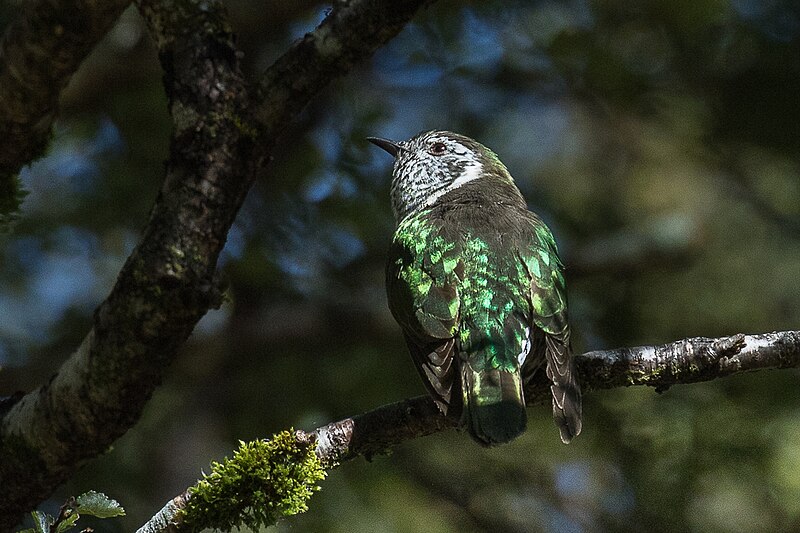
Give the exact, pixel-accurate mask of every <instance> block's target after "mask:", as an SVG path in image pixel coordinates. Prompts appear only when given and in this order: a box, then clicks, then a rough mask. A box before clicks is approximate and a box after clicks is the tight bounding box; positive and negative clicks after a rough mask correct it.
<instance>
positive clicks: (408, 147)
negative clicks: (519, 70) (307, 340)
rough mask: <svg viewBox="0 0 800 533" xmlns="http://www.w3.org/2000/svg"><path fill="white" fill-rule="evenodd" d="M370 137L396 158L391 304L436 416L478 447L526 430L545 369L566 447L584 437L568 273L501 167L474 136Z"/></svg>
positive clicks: (548, 235) (546, 233)
mask: <svg viewBox="0 0 800 533" xmlns="http://www.w3.org/2000/svg"><path fill="white" fill-rule="evenodd" d="M367 140H368V141H369V142H371V143H373V144H375V145H376V146H378V147H380V148H382V149H383V150H385V151H386V152H388V153H389V154H390V155H392V156H393V157H394V165H393V168H392V182H391V189H390V191H391V204H392V211H393V213H394V217H395V222H396V228H395V231H394V235H393V237H392V242H391V245H390V249H389V254H388V261H387V267H386V293H387V299H388V303H389V309H390V311H391V313H392V315H393V316H394V318H395V320H396V321H397V322H398V324H399V325H400V327H401V329H402V332H403V335H404V337H405V340H406V344H407V346H408V349H409V351H410V353H411V356H412V359H413V361H414V363H415V366H416V368H417V370H418V372H419V374H420V376H421V377H422V379H423V382H424V383H425V385H426V388H427V390H428V392H429V394H430V395H431V396H432V398H433V400H434V402H435V403H436V405H437V406H438V408H439V410H440V411H441V412H442V413H443V414H444V415H445V416H446V417H448V418H450V419H453V420H455V421H456V422H457V423H458V424H459V426H460V427H462V428H465V429H466V430H467V432H468V433H469V435H470V436H471V437H472V438H473V439H474V440H475V441H477V442H478V443H479V444H481V445H483V446H487V447H488V446H494V445H498V444H503V443H507V442H510V441H511V440H513V439H515V438H516V437H518V436H519V435H521V434H522V433H523V432H524V431H525V429H526V425H527V412H526V410H525V388H526V387H529V386H531V383H532V380H533V378H534V376H535V375H537V373H538V372H540V371H541V370H542V369H544V372H545V373H546V376H547V378H548V380H549V382H550V390H551V393H552V404H553V417H554V420H555V423H556V426H557V427H558V429H559V432H560V437H561V440H562V441H563V442H564V443H569V442H570V441H571V440H572V439H573V438H574V437H575V436H577V435H578V434H579V433H580V432H581V426H582V422H581V416H582V407H581V391H580V386H579V384H578V382H577V375H576V370H575V363H574V359H573V356H572V351H571V347H570V328H569V322H568V319H567V293H566V282H565V278H564V267H563V264H562V262H561V259H560V258H559V254H558V249H557V247H556V242H555V239H554V238H553V234H552V233H551V231H550V229H549V228H548V227H547V226H546V225H545V223H544V222H543V221H542V219H541V218H540V217H539V216H538V215H536V214H535V213H533V212H531V211H530V210H528V207H527V203H526V201H525V199H524V198H523V196H522V193H521V192H520V190H519V189H518V188H517V186H516V184H515V182H514V179H513V178H512V177H511V174H510V173H509V171H508V169H507V168H506V166H505V165H504V164H503V163H502V162H501V161H500V158H499V157H498V156H497V155H496V154H495V153H494V152H493V151H492V150H490V149H489V148H487V147H486V146H484V145H482V144H480V143H479V142H478V141H475V140H474V139H471V138H469V137H466V136H464V135H460V134H457V133H453V132H450V131H441V130H433V131H425V132H422V133H419V134H418V135H416V136H414V137H412V138H411V139H409V140H406V141H391V140H388V139H384V138H379V137H368V138H367Z"/></svg>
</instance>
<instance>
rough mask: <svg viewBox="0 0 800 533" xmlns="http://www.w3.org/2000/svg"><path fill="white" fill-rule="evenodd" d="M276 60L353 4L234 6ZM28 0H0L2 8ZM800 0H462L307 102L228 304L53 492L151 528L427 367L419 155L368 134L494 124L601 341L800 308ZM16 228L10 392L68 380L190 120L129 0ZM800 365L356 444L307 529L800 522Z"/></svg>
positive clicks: (760, 319) (799, 319)
mask: <svg viewBox="0 0 800 533" xmlns="http://www.w3.org/2000/svg"><path fill="white" fill-rule="evenodd" d="M226 3H227V5H228V7H229V9H230V13H231V17H232V20H233V24H234V26H235V28H236V31H237V32H238V34H239V43H240V45H241V47H242V49H243V50H244V52H245V54H246V55H245V62H246V67H247V69H248V71H249V72H251V73H253V74H255V73H257V72H259V71H261V70H262V69H263V68H265V67H266V66H268V65H269V64H270V63H271V62H272V61H273V60H274V59H275V58H276V57H277V56H278V55H279V54H280V53H282V51H283V50H285V49H286V47H287V46H288V45H289V44H290V43H291V42H292V41H293V40H294V39H296V38H297V37H299V36H300V35H302V34H303V33H304V32H306V31H309V30H310V29H312V28H313V27H314V26H315V25H316V24H317V23H318V22H319V21H320V20H321V19H322V17H324V14H325V10H326V9H327V8H328V6H327V5H326V4H324V3H320V2H316V1H312V0H295V1H293V2H284V1H278V0H269V1H264V0H229V1H228V2H226ZM18 5H19V2H12V1H9V2H5V3H3V4H2V7H0V26H4V25H5V24H7V23H8V22H9V21H10V20H12V19H13V17H14V16H15V12H16V10H17V9H18V7H17V6H18ZM798 95H800V4H798V3H797V2H794V1H791V0H785V1H781V0H691V1H688V0H673V1H669V2H668V1H664V0H662V1H656V0H645V1H636V2H634V1H628V0H594V1H566V2H556V1H551V2H542V1H536V2H521V1H512V2H498V1H494V0H491V1H482V2H478V1H472V2H456V1H449V0H441V1H439V2H437V3H435V4H434V5H433V6H432V7H431V8H429V9H427V10H425V11H424V12H423V13H422V14H421V16H419V17H418V18H417V19H416V20H415V21H414V23H413V24H411V25H409V26H408V27H407V28H406V29H405V30H404V31H403V32H402V34H401V35H400V36H399V37H397V38H396V39H395V40H394V41H392V42H391V43H389V44H388V45H387V46H386V47H385V48H383V49H381V50H379V51H378V52H377V53H376V54H375V56H374V58H373V59H372V60H371V61H369V62H368V63H367V64H364V65H362V66H361V67H360V68H359V69H358V70H357V71H355V72H352V73H350V74H349V75H348V76H347V77H345V78H343V79H341V80H338V81H336V82H335V83H333V84H332V85H331V86H330V87H329V88H328V89H327V90H326V91H325V93H324V94H322V95H321V97H319V98H317V99H316V100H315V101H314V103H313V104H312V105H311V106H310V107H309V108H308V109H306V111H305V112H304V114H303V116H302V119H301V120H300V121H299V122H298V123H296V124H293V125H291V126H290V128H289V130H288V131H287V133H286V135H285V136H284V137H283V141H282V143H281V145H280V147H279V149H278V150H277V152H276V154H277V156H276V159H275V161H273V162H272V163H271V164H270V165H269V166H268V167H267V168H265V169H264V172H263V177H262V179H261V180H260V181H259V182H258V183H257V184H256V186H255V187H254V188H253V190H252V191H251V193H250V195H249V197H248V199H247V202H246V204H245V206H244V208H243V209H242V211H241V213H240V215H239V217H238V220H237V222H236V224H235V225H234V227H233V229H232V231H231V233H230V235H229V239H228V244H227V248H226V251H225V253H224V256H223V258H222V259H221V261H220V269H221V271H222V273H223V276H224V278H225V279H226V280H227V282H228V284H229V289H228V295H229V298H228V301H227V303H226V304H225V305H224V306H223V308H222V309H221V310H219V311H214V312H211V313H209V315H208V316H207V317H205V318H204V319H203V321H202V322H201V323H200V325H199V326H198V327H197V328H196V330H195V333H194V335H193V336H192V338H191V339H190V341H189V343H188V344H187V345H186V347H185V348H184V349H183V350H182V353H181V355H180V357H179V358H178V360H177V361H176V362H175V363H174V364H173V365H172V366H171V368H170V369H169V372H168V374H167V377H166V379H165V382H164V384H163V386H162V387H161V388H160V389H159V390H158V392H157V393H156V394H155V396H154V397H153V399H152V401H151V402H150V404H149V406H148V407H147V409H146V411H145V414H144V417H143V419H142V420H141V421H140V423H139V424H138V425H137V426H136V427H135V428H133V429H132V430H130V431H129V432H128V433H127V434H126V435H125V436H124V437H123V438H121V439H120V440H119V441H118V442H117V443H116V445H115V446H114V448H113V449H112V450H110V451H109V453H108V454H107V455H105V456H104V457H102V458H100V459H98V460H96V461H93V462H92V463H90V464H89V465H88V466H86V467H85V468H84V469H83V470H82V471H81V473H80V474H79V475H78V476H77V477H76V478H75V479H74V480H72V481H71V482H70V483H68V484H67V485H66V486H64V487H63V488H62V489H61V490H59V492H58V493H57V494H56V495H54V496H53V498H52V499H51V500H50V501H49V502H48V503H47V504H46V508H47V509H48V510H50V511H51V512H55V511H56V510H57V507H58V505H60V504H61V503H63V501H64V500H65V499H66V497H67V496H68V495H75V494H80V493H82V492H84V491H86V490H89V489H94V490H98V491H103V492H105V493H107V494H109V495H110V496H112V497H114V498H116V499H118V500H119V501H120V502H121V503H122V504H123V505H124V506H125V508H126V509H127V511H128V517H126V518H125V519H122V520H116V521H109V520H107V521H104V522H103V523H99V524H98V525H97V531H132V530H133V529H135V527H137V526H138V525H139V524H141V523H142V522H143V521H144V520H146V519H147V518H148V517H149V516H150V515H151V514H153V513H154V512H155V511H156V510H158V509H159V508H160V507H161V505H163V503H164V502H166V501H167V500H168V499H170V498H171V497H173V496H174V495H176V494H177V493H178V492H180V491H181V490H183V488H185V487H186V486H188V485H189V484H191V483H193V482H194V481H195V480H196V479H197V477H198V475H199V474H200V472H201V470H203V469H206V470H207V469H208V463H209V461H211V460H214V459H219V458H221V457H222V456H224V455H226V454H230V452H231V451H232V449H233V448H234V447H235V445H236V442H237V440H238V439H245V440H247V439H252V438H256V437H264V436H268V435H270V434H272V433H274V432H276V431H278V430H281V429H284V428H288V427H291V426H294V427H298V428H306V429H311V428H313V427H315V426H317V425H320V424H323V423H326V422H329V421H332V420H336V419H339V418H342V417H345V416H348V415H352V414H355V413H359V412H362V411H365V410H368V409H371V408H374V407H376V406H378V405H381V404H384V403H388V402H392V401H396V400H398V399H401V398H405V397H408V396H412V395H418V394H422V393H423V387H422V384H421V382H420V381H419V379H418V377H417V375H416V372H415V370H414V369H413V366H412V364H411V362H410V359H409V356H408V354H407V353H406V349H405V346H404V343H403V341H402V337H401V335H400V332H399V329H398V327H397V326H396V325H395V324H394V322H393V320H392V318H391V316H390V314H389V312H388V310H387V308H386V304H385V297H384V291H383V262H384V258H385V252H386V250H387V246H388V243H389V239H390V236H391V232H392V230H393V220H392V216H391V211H390V207H389V201H388V190H389V177H390V160H389V158H388V157H387V156H386V154H384V153H383V152H381V151H380V150H377V149H375V148H374V147H371V146H370V145H368V143H367V142H366V141H365V140H364V137H365V136H367V135H378V136H384V137H388V138H394V139H405V138H408V137H410V136H411V135H413V134H415V133H417V132H418V131H421V130H424V129H431V128H443V129H451V130H455V131H458V132H461V133H464V134H467V135H469V136H472V137H475V138H477V139H479V140H480V141H482V142H483V143H484V144H486V145H488V146H490V147H492V148H493V149H494V150H495V151H496V152H497V153H498V154H499V155H500V157H501V158H502V159H503V161H504V162H505V163H506V164H507V165H508V167H509V168H510V170H511V172H512V174H513V175H514V176H515V177H516V180H517V183H518V184H519V186H520V188H521V189H522V191H523V193H524V194H525V195H526V197H527V199H528V201H529V203H530V206H531V208H532V209H534V210H536V211H537V212H539V213H540V214H541V215H542V216H543V218H544V219H545V220H546V221H547V222H548V224H550V226H551V227H552V229H553V231H554V233H555V234H556V238H557V240H558V241H559V244H560V247H561V250H562V256H563V257H564V259H565V262H566V265H567V279H568V283H569V295H570V299H571V309H572V311H571V319H572V323H573V329H574V331H575V345H576V346H575V347H576V350H578V351H583V350H589V349H602V348H611V347H616V346H626V345H638V344H644V343H661V342H668V341H672V340H675V339H679V338H683V337H687V336H696V335H703V336H715V335H722V334H732V333H736V332H750V333H755V332H763V331H771V330H780V329H797V328H798V324H800V287H799V286H798V277H800V105H798V103H799V102H800V97H799V96H798ZM62 103H63V113H62V118H61V120H60V122H59V124H58V128H57V131H56V134H55V138H54V140H53V142H52V145H51V147H50V150H49V153H48V155H47V156H46V157H45V158H44V159H42V160H40V161H38V162H36V163H34V164H32V165H31V166H30V167H29V168H27V169H25V171H24V173H23V175H22V178H23V180H24V183H25V186H26V188H27V189H28V191H30V194H29V196H28V197H27V199H26V201H25V204H24V209H23V213H22V218H21V221H20V222H19V224H18V225H17V227H16V229H15V231H14V233H13V234H10V235H3V236H0V239H2V241H1V244H2V246H0V366H2V367H3V368H2V371H1V372H0V394H10V393H11V392H13V391H14V390H17V389H22V390H30V389H32V388H34V387H36V386H37V385H38V384H40V383H42V382H43V381H45V380H47V379H48V377H49V376H50V375H52V373H54V372H55V371H56V370H57V368H58V367H59V365H60V364H61V363H62V361H63V360H64V359H65V358H66V357H67V356H68V355H69V353H70V352H71V351H72V350H73V349H74V348H75V347H76V346H77V345H78V343H79V342H80V340H81V339H82V337H83V336H84V335H85V333H86V332H87V331H88V329H89V327H90V322H91V315H92V311H93V309H94V308H95V307H96V306H97V305H98V304H99V303H100V302H101V301H102V299H103V298H104V297H105V296H106V294H107V293H108V292H109V290H110V288H111V286H112V284H113V282H114V279H115V275H116V273H117V272H118V270H119V268H120V267H121V265H122V263H123V261H124V259H125V257H126V256H127V254H128V253H129V252H130V251H131V249H132V247H133V246H134V244H135V242H136V241H137V239H138V235H139V231H140V229H141V228H142V227H143V226H144V224H145V222H146V220H147V215H148V210H149V207H150V206H151V205H152V203H153V201H154V199H155V195H156V191H157V189H158V187H159V184H160V180H161V178H162V175H163V161H164V159H165V157H166V151H167V142H168V137H169V133H170V127H171V123H170V119H169V116H168V114H167V110H166V100H165V97H164V94H163V90H162V86H161V73H160V69H159V65H158V63H157V59H156V55H155V52H154V49H153V46H152V43H151V42H150V41H149V39H148V36H147V32H146V28H145V27H144V26H143V23H142V21H141V19H140V18H139V17H138V14H137V13H136V11H135V10H133V9H131V10H129V11H128V12H126V13H125V15H124V16H123V18H122V19H121V20H120V21H119V23H118V24H117V26H116V27H115V28H114V30H113V31H112V32H111V33H110V34H109V35H108V37H107V38H106V39H105V41H104V42H103V43H102V44H101V45H100V46H99V47H98V48H97V50H95V52H94V53H93V55H92V56H91V57H90V58H89V60H88V61H87V62H86V63H85V64H84V65H83V66H82V68H81V70H80V71H79V72H78V74H77V75H76V76H75V77H74V79H73V80H72V82H71V84H70V86H69V88H68V90H67V91H66V93H65V94H64V95H63V99H62ZM799 385H800V374H799V373H798V372H797V371H780V372H778V371H775V372H769V373H767V372H765V373H757V374H749V375H742V376H738V377H734V378H730V379H726V380H722V381H718V382H713V383H706V384H698V385H691V386H678V387H674V388H673V389H671V390H669V391H667V392H665V393H663V394H661V395H657V394H656V393H654V392H653V391H651V390H639V389H636V390H633V389H628V390H614V391H607V392H598V393H592V394H589V395H587V396H586V398H585V407H584V410H585V421H584V432H583V434H582V435H581V436H580V438H578V439H577V440H576V441H575V442H574V443H573V444H571V445H570V446H563V445H562V444H561V443H560V442H559V439H558V437H557V431H556V429H555V427H554V426H553V422H552V420H551V417H550V414H549V409H548V408H545V407H540V408H532V409H530V410H529V417H530V429H529V431H528V433H527V434H526V435H525V436H524V437H522V438H520V439H519V440H517V441H516V442H514V443H513V444H511V445H508V446H505V447H501V448H496V449H490V450H486V449H481V448H479V447H478V446H476V445H475V444H473V443H472V441H470V439H469V438H468V437H466V436H465V435H463V434H459V433H456V432H449V433H445V434H440V435H435V436H432V437H427V438H423V439H419V440H417V441H415V442H409V443H407V444H405V445H403V446H401V447H400V448H399V449H398V450H397V451H396V452H395V453H393V454H392V455H390V456H388V457H383V456H381V457H376V458H374V459H373V461H372V463H367V462H366V461H364V460H357V461H354V462H351V463H349V464H346V465H344V466H343V467H341V468H339V469H337V470H335V471H333V472H332V473H331V475H330V476H329V478H328V479H327V480H326V481H325V482H324V484H323V488H322V491H321V492H320V493H318V494H317V495H316V496H315V497H314V498H313V499H312V501H311V509H310V511H309V512H308V513H307V514H305V515H303V516H299V517H296V518H293V519H291V520H287V521H285V522H283V523H281V524H280V525H279V526H278V529H279V530H281V531H283V530H287V531H288V530H294V531H331V532H339V531H341V532H345V531H346V532H371V531H387V532H412V531H414V532H415V531H430V532H451V531H520V532H522V531H544V532H550V531H558V532H589V531H678V530H680V531H704V532H706V531H747V532H758V531H797V530H798V529H800V411H799V410H798V408H800V393H798V392H797V391H798V386H799Z"/></svg>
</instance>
